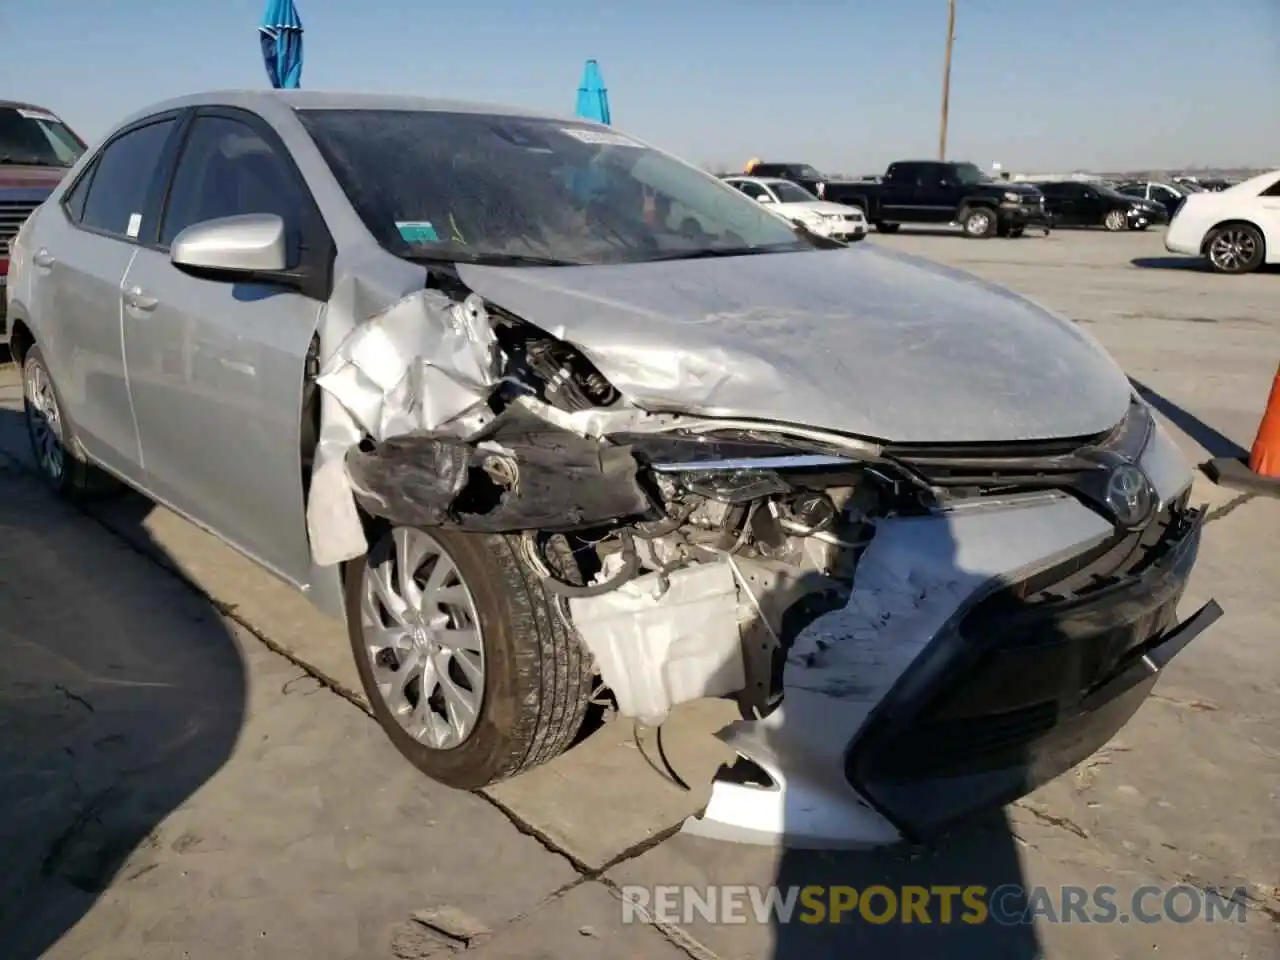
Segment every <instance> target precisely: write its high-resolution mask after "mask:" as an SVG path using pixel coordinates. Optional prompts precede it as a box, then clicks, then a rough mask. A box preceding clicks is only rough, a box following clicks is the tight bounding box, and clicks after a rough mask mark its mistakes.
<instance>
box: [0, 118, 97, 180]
mask: <svg viewBox="0 0 1280 960" xmlns="http://www.w3.org/2000/svg"><path fill="white" fill-rule="evenodd" d="M84 151H85V145H84V144H83V143H82V142H81V140H80V138H79V137H77V136H76V135H75V134H74V133H72V132H71V130H70V128H69V127H68V126H67V125H66V124H65V123H63V122H62V121H61V120H59V119H58V118H57V117H55V116H54V115H53V114H51V113H48V112H46V111H44V110H36V109H34V108H30V107H0V163H21V164H29V165H31V166H36V167H70V166H73V165H74V164H75V162H76V161H77V160H78V159H80V154H82V153H84Z"/></svg>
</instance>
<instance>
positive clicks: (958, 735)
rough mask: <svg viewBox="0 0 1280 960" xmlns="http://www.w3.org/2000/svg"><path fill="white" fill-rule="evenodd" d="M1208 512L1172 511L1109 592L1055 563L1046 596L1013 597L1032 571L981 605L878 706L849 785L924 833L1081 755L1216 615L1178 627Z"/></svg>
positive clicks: (1102, 739)
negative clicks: (1031, 598) (1057, 569)
mask: <svg viewBox="0 0 1280 960" xmlns="http://www.w3.org/2000/svg"><path fill="white" fill-rule="evenodd" d="M1202 521H1203V513H1202V512H1200V511H1194V510H1192V511H1185V510H1171V511H1169V512H1168V514H1167V515H1166V517H1165V519H1164V520H1163V522H1162V523H1161V525H1160V526H1159V528H1158V529H1154V530H1152V531H1150V532H1149V534H1148V536H1147V538H1146V539H1147V543H1146V544H1140V545H1139V546H1138V547H1137V548H1133V549H1135V550H1136V551H1139V550H1140V551H1141V554H1142V556H1141V558H1139V559H1136V560H1135V564H1134V570H1133V572H1130V573H1126V574H1124V575H1123V576H1121V577H1119V578H1118V579H1117V580H1116V582H1114V583H1111V584H1109V585H1106V586H1103V587H1101V588H1096V587H1094V585H1093V584H1092V583H1091V582H1090V580H1089V578H1088V577H1083V578H1082V576H1081V573H1080V571H1078V570H1073V569H1071V568H1073V567H1075V566H1077V564H1076V563H1075V561H1074V560H1073V561H1068V562H1067V563H1066V564H1063V565H1062V567H1061V568H1060V569H1061V570H1062V571H1063V572H1067V575H1066V576H1062V577H1061V578H1060V579H1057V578H1055V575H1054V573H1053V571H1050V572H1049V573H1050V582H1049V583H1048V584H1046V585H1045V587H1044V589H1043V590H1042V591H1037V595H1038V596H1039V597H1040V598H1041V599H1040V600H1039V602H1035V603H1032V602H1028V600H1027V599H1018V594H1019V593H1020V592H1022V591H1024V590H1028V589H1035V586H1036V585H1035V584H1034V583H1030V582H1029V581H1025V580H1024V581H1021V582H1019V583H1016V584H1014V585H1012V586H1011V587H1009V588H1007V589H1006V591H1004V592H1003V593H1002V594H1001V595H1000V596H998V597H992V598H989V599H988V600H987V601H984V602H983V603H982V604H979V606H978V607H977V608H975V609H974V610H973V611H972V612H970V613H969V614H967V615H965V616H964V617H962V618H961V619H960V620H959V621H958V622H957V623H956V624H955V625H954V627H953V629H952V630H950V631H949V632H948V633H946V634H944V635H942V636H940V637H938V638H937V639H936V640H935V642H934V644H933V645H932V650H931V651H930V652H927V653H926V654H925V655H924V656H923V657H921V658H920V659H919V660H917V661H916V663H915V664H913V666H912V670H911V671H909V673H908V674H907V675H905V676H904V677H903V680H902V682H901V683H900V684H899V686H898V688H897V690H896V691H895V692H894V693H892V694H890V696H889V697H887V698H886V699H885V700H884V701H883V702H882V704H881V707H880V710H879V714H878V716H877V717H876V718H875V720H873V721H872V722H871V723H870V724H869V725H868V728H867V729H866V731H865V732H864V733H863V734H862V735H861V736H860V737H859V738H858V739H857V740H856V741H855V742H854V744H852V747H851V749H850V752H849V754H848V758H847V763H846V773H847V776H848V778H849V782H850V784H851V785H852V786H853V787H854V789H856V790H857V791H858V792H859V793H860V794H861V795H862V796H863V797H865V798H866V799H867V800H868V801H869V802H870V803H871V804H872V805H873V806H875V807H876V808H877V809H878V810H879V811H880V812H881V813H882V814H883V815H884V816H885V818H886V819H888V820H889V821H890V822H891V823H892V824H893V825H894V826H895V827H896V828H897V829H898V831H899V832H900V833H901V834H902V835H903V836H904V837H906V838H908V839H912V840H921V839H927V838H929V837H931V836H934V835H936V834H937V833H938V832H939V831H941V830H943V829H944V828H946V827H947V826H949V825H951V824H952V823H954V822H955V821H957V820H960V819H963V818H965V817H967V816H969V815H971V814H973V813H976V812H979V811H982V810H985V809H989V808H991V807H995V806H999V805H1002V804H1005V803H1008V802H1010V801H1012V800H1015V799H1017V798H1018V797H1021V796H1023V795H1025V794H1026V793H1029V792H1030V791H1031V790H1034V789H1035V788H1036V787H1038V786H1040V785H1041V784H1044V783H1046V782H1048V781H1049V780H1052V779H1054V778H1055V777H1057V776H1059V775H1061V774H1062V773H1064V772H1066V771H1067V770H1069V769H1070V768H1072V767H1074V766H1075V765H1076V764H1078V763H1080V762H1081V761H1082V760H1084V759H1085V758H1086V757H1088V756H1089V755H1090V754H1092V753H1093V752H1094V751H1096V750H1097V749H1098V748H1099V747H1101V746H1102V745H1103V744H1105V743H1106V742H1107V741H1108V740H1110V739H1111V737H1112V736H1114V735H1115V733H1116V732H1117V731H1118V730H1119V729H1120V728H1121V727H1122V726H1124V724H1125V723H1127V722H1128V720H1129V718H1130V717H1132V716H1133V714H1134V712H1135V711H1137V709H1138V707H1139V706H1141V704H1142V701H1143V700H1144V699H1145V698H1146V696H1147V694H1148V693H1149V692H1150V691H1151V688H1152V687H1153V686H1154V685H1155V682H1156V678H1157V675H1158V673H1159V670H1160V669H1161V667H1163V666H1164V665H1165V664H1166V663H1168V662H1169V660H1170V659H1172V657H1173V656H1174V655H1175V654H1176V653H1177V652H1179V651H1180V650H1181V649H1182V648H1183V647H1185V646H1186V645H1187V643H1189V642H1190V641H1191V639H1193V638H1194V637H1195V636H1196V635H1198V634H1199V633H1200V632H1202V631H1203V630H1204V629H1205V628H1206V627H1208V626H1209V625H1211V624H1212V623H1213V621H1215V620H1216V619H1217V618H1218V617H1219V616H1220V615H1221V609H1220V608H1218V607H1217V605H1216V604H1214V603H1210V604H1208V605H1206V606H1205V607H1203V608H1201V609H1200V610H1199V611H1198V612H1197V613H1195V614H1194V615H1193V616H1192V617H1191V618H1190V619H1188V620H1187V621H1185V622H1184V623H1182V624H1181V625H1179V624H1178V623H1177V605H1178V601H1179V600H1180V599H1181V597H1182V593H1183V590H1184V589H1185V587H1186V583H1187V578H1188V577H1189V575H1190V572H1191V568H1192V566H1193V565H1194V563H1195V559H1196V555H1197V552H1198V549H1199V544H1200V532H1201V525H1202ZM1119 549H1126V548H1125V547H1124V546H1123V545H1121V547H1119ZM1135 556H1136V553H1135ZM1068 571H1069V572H1068ZM1044 576H1045V575H1043V574H1042V575H1041V577H1040V578H1038V579H1040V580H1041V582H1043V579H1044ZM1033 579H1037V578H1033ZM1073 580H1074V581H1075V582H1076V583H1078V584H1080V585H1079V586H1076V585H1074V584H1073ZM1090 588H1092V589H1090ZM1077 591H1078V592H1077ZM913 675H924V676H927V679H926V680H924V681H923V682H919V681H915V680H913Z"/></svg>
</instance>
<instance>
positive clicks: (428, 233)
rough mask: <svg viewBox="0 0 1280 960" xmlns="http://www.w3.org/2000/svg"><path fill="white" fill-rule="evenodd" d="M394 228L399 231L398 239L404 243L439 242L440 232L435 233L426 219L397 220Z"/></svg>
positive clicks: (434, 229)
mask: <svg viewBox="0 0 1280 960" xmlns="http://www.w3.org/2000/svg"><path fill="white" fill-rule="evenodd" d="M396 229H397V230H399V231H400V239H402V240H403V241H404V242H405V243H439V242H440V234H438V233H436V228H435V227H433V226H432V225H431V223H430V221H427V220H397V221H396Z"/></svg>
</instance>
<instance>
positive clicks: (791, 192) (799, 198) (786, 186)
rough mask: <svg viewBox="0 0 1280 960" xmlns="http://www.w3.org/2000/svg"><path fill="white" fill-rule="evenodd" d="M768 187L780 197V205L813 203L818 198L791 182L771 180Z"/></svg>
mask: <svg viewBox="0 0 1280 960" xmlns="http://www.w3.org/2000/svg"><path fill="white" fill-rule="evenodd" d="M766 186H767V187H768V188H769V189H770V190H772V191H773V192H774V193H775V194H777V196H778V202H779V203H812V202H813V201H815V200H817V199H818V198H817V197H815V196H814V195H813V194H812V193H810V192H809V191H808V190H806V189H805V188H804V187H802V186H799V185H798V184H794V183H792V182H791V181H790V180H770V181H769V182H768V183H767V184H766Z"/></svg>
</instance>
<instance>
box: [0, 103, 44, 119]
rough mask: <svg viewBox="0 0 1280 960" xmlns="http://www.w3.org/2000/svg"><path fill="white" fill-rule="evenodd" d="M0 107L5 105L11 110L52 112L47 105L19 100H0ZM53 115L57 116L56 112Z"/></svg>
mask: <svg viewBox="0 0 1280 960" xmlns="http://www.w3.org/2000/svg"><path fill="white" fill-rule="evenodd" d="M0 107H7V108H9V109H11V110H39V111H40V112H41V113H50V114H52V113H53V111H52V110H50V109H49V108H48V107H42V106H40V105H39V104H36V103H23V102H22V101H21V100H0ZM54 116H57V114H54Z"/></svg>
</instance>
